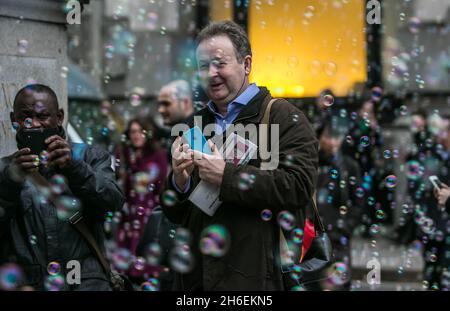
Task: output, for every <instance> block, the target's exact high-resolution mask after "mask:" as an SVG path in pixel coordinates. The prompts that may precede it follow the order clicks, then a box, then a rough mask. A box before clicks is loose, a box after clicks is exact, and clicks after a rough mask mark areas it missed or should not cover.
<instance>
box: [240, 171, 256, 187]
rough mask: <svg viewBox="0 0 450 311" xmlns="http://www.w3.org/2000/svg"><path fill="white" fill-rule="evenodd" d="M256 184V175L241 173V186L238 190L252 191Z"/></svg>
mask: <svg viewBox="0 0 450 311" xmlns="http://www.w3.org/2000/svg"><path fill="white" fill-rule="evenodd" d="M254 183H255V178H254V175H253V176H252V175H251V174H248V173H240V174H239V184H238V188H239V189H240V190H242V191H247V190H248V189H250V188H251V187H252V186H253V184H254Z"/></svg>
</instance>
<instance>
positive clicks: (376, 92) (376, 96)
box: [372, 86, 383, 102]
mask: <svg viewBox="0 0 450 311" xmlns="http://www.w3.org/2000/svg"><path fill="white" fill-rule="evenodd" d="M382 96H383V89H382V88H381V87H379V86H376V87H374V88H372V100H373V101H374V102H379V101H380V100H381V97H382Z"/></svg>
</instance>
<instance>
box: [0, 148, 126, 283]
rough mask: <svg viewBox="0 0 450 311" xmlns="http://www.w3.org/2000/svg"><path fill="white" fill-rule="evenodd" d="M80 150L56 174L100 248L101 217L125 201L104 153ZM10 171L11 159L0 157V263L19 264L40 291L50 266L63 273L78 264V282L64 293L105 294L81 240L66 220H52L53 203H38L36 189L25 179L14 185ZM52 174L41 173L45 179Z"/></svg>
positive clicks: (97, 270)
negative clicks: (72, 263)
mask: <svg viewBox="0 0 450 311" xmlns="http://www.w3.org/2000/svg"><path fill="white" fill-rule="evenodd" d="M83 146H84V147H83V149H84V150H83V151H82V153H81V157H80V158H78V159H74V160H73V161H72V165H71V166H70V167H69V168H67V169H65V170H64V171H62V172H58V173H59V174H62V175H64V176H65V177H66V179H67V184H68V188H69V189H68V191H67V192H66V193H64V194H65V195H69V196H72V197H76V198H78V199H79V200H80V201H81V204H82V207H81V209H82V213H83V215H84V218H85V219H86V222H87V224H88V226H89V227H90V229H91V232H92V234H93V235H94V237H95V238H96V240H97V243H98V244H99V245H101V246H103V243H104V233H103V220H104V217H105V213H106V212H107V211H114V210H118V209H120V208H121V207H122V205H123V203H124V202H125V198H124V195H123V193H122V191H121V190H120V188H119V187H118V185H117V184H116V181H115V177H114V172H113V170H112V168H111V159H110V156H109V154H108V153H107V152H106V151H103V150H101V149H99V148H97V147H90V146H87V145H83ZM74 149H75V148H74V146H73V149H72V151H74ZM78 150H79V149H78ZM74 158H76V157H74ZM9 167H10V157H5V158H2V159H1V160H0V206H1V207H2V208H3V209H4V212H3V213H1V214H0V238H1V244H0V248H1V250H2V253H1V254H0V261H1V262H11V261H12V262H16V263H17V264H19V265H20V266H21V268H22V269H23V270H24V272H25V275H26V281H25V283H26V285H30V286H33V287H34V288H35V289H37V290H42V289H44V282H45V278H46V276H48V273H47V265H48V264H49V263H50V262H52V261H56V262H58V263H59V264H60V265H61V268H62V272H61V274H62V275H64V274H65V272H67V271H65V267H66V263H67V262H68V261H70V260H78V261H79V262H80V264H81V284H80V285H72V286H68V285H67V284H66V285H65V287H64V288H63V289H64V290H110V286H109V282H108V281H107V279H106V277H105V274H104V272H103V270H102V268H101V266H100V264H99V262H98V260H97V259H96V257H95V256H94V255H93V254H92V253H91V251H90V250H89V247H88V245H87V244H86V243H85V241H84V240H83V238H82V237H81V236H80V235H79V234H78V233H77V232H76V231H75V229H74V228H73V227H72V225H71V224H69V222H68V221H63V220H60V219H59V218H58V217H57V214H56V207H55V206H54V205H53V204H52V203H46V202H45V201H43V200H41V197H42V196H41V195H40V192H39V190H38V189H37V188H36V186H35V185H34V184H33V183H32V182H30V180H29V179H26V180H25V181H24V182H23V183H18V182H15V181H14V180H13V179H12V178H11V176H10V171H9V170H8V168H9ZM55 173H56V172H47V173H43V174H44V177H45V178H47V179H48V178H49V177H51V176H52V175H53V174H55ZM32 236H33V237H32ZM30 237H32V238H33V241H32V243H30Z"/></svg>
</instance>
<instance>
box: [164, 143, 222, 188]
mask: <svg viewBox="0 0 450 311" xmlns="http://www.w3.org/2000/svg"><path fill="white" fill-rule="evenodd" d="M181 142H182V140H181V138H180V137H178V138H177V139H176V140H175V141H174V143H173V145H172V168H173V174H174V178H175V183H176V184H177V186H178V187H179V188H180V189H182V190H184V189H185V188H186V185H187V182H188V181H189V177H190V176H191V174H192V172H193V171H194V167H195V166H197V167H198V169H199V175H200V178H201V179H202V180H204V181H206V182H208V183H210V184H213V185H216V186H220V185H221V184H222V179H223V172H224V170H225V161H224V159H223V158H222V155H221V154H220V152H219V151H218V150H217V148H216V146H215V145H214V143H213V142H211V141H210V140H208V144H209V146H210V148H211V151H212V152H213V154H212V155H208V154H204V153H201V152H198V151H194V150H192V149H190V148H189V145H187V144H182V143H181Z"/></svg>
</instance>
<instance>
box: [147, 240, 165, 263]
mask: <svg viewBox="0 0 450 311" xmlns="http://www.w3.org/2000/svg"><path fill="white" fill-rule="evenodd" d="M161 255H162V249H161V246H160V245H159V244H158V243H157V242H152V243H150V244H149V245H148V246H147V247H146V249H145V259H146V260H147V263H148V264H149V265H151V266H157V265H159V263H160V261H161Z"/></svg>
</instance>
